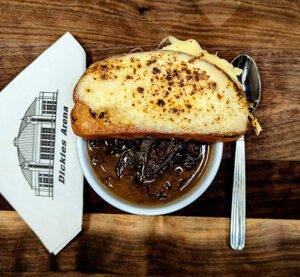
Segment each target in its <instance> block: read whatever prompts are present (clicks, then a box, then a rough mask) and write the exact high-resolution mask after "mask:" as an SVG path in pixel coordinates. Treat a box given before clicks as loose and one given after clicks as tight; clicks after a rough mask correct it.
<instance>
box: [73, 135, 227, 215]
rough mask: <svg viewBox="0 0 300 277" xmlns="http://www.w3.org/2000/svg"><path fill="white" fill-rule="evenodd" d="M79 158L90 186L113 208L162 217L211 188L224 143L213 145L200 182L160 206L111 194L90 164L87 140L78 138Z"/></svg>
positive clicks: (182, 206) (189, 202)
mask: <svg viewBox="0 0 300 277" xmlns="http://www.w3.org/2000/svg"><path fill="white" fill-rule="evenodd" d="M77 148H78V156H79V161H80V164H81V168H82V170H83V174H84V176H85V178H86V179H87V181H88V183H89V184H90V186H91V187H92V188H93V189H94V191H95V192H96V193H98V195H99V196H101V197H102V198H103V199H104V200H105V201H106V202H108V203H109V204H111V205H112V206H114V207H116V208H118V209H120V210H123V211H125V212H128V213H132V214H140V215H161V214H168V213H172V212H175V211H177V210H179V209H182V208H184V207H186V206H187V205H189V204H191V203H192V202H193V201H195V200H196V199H197V198H198V197H199V196H200V195H201V194H202V193H204V192H205V190H206V189H207V188H208V187H209V185H210V184H211V182H212V181H213V179H214V178H215V176H216V174H217V172H218V169H219V166H220V163H221V160H222V154H223V143H222V142H217V143H213V144H211V147H210V153H209V157H208V161H207V164H206V167H205V169H204V171H203V173H202V175H201V178H200V180H199V182H198V183H197V184H196V185H195V186H194V187H193V188H192V189H191V190H190V191H188V192H187V193H185V194H184V195H183V196H182V197H180V198H178V199H176V200H174V201H171V202H169V203H166V204H162V205H159V206H143V205H138V204H134V203H130V202H128V201H126V200H124V199H121V198H120V197H118V196H116V195H114V194H113V193H112V192H110V191H109V190H108V189H107V188H106V187H105V185H103V184H102V183H101V182H100V180H99V179H98V178H97V176H96V174H95V172H94V170H93V168H92V166H91V165H90V162H89V157H88V150H87V140H85V139H83V138H81V137H77Z"/></svg>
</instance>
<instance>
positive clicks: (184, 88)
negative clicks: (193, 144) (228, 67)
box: [71, 50, 249, 142]
mask: <svg viewBox="0 0 300 277" xmlns="http://www.w3.org/2000/svg"><path fill="white" fill-rule="evenodd" d="M74 102H75V106H74V108H73V110H72V113H71V119H72V128H73V130H74V132H75V134H76V135H78V136H81V137H84V138H87V139H101V138H140V137H145V136H149V135H151V136H155V137H173V138H184V139H194V140H199V141H206V142H213V141H231V140H236V139H237V138H239V137H240V136H242V135H243V134H244V133H245V132H246V131H247V122H248V114H249V111H248V106H247V101H246V98H245V96H244V93H243V92H242V90H241V88H239V87H238V86H237V85H236V84H235V83H234V82H233V81H232V80H231V79H230V78H229V77H228V75H226V74H225V73H224V72H223V71H222V70H221V69H219V68H218V67H216V66H215V65H213V64H211V63H209V62H207V61H205V60H203V59H201V57H194V56H191V55H188V54H184V53H181V52H176V51H167V50H159V51H151V52H140V53H132V54H127V55H122V56H115V57H111V58H108V59H105V60H103V61H100V62H97V63H94V64H92V65H91V66H90V67H89V68H88V69H87V71H86V72H85V73H84V74H83V76H82V77H81V79H80V80H79V82H78V84H77V86H76V87H75V89H74Z"/></svg>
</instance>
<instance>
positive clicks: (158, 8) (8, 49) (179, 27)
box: [0, 0, 300, 161]
mask: <svg viewBox="0 0 300 277" xmlns="http://www.w3.org/2000/svg"><path fill="white" fill-rule="evenodd" d="M0 14H1V17H0V71H1V73H2V74H0V89H2V88H3V87H4V86H5V85H7V84H8V82H9V81H11V80H12V79H13V78H14V77H15V76H16V75H17V74H18V73H19V72H20V71H21V70H22V69H24V68H25V67H26V66H27V65H28V64H29V63H30V62H32V61H33V60H34V59H35V58H36V57H37V56H38V55H39V54H41V52H42V51H43V50H45V49H46V48H48V47H49V46H50V45H51V44H52V43H53V42H54V41H56V40H57V39H58V38H59V37H60V36H61V35H62V34H64V33H65V32H66V31H70V32H71V33H72V34H73V35H74V36H75V37H76V38H77V39H78V40H79V42H80V43H81V44H82V46H83V47H84V49H85V50H86V52H87V59H88V64H90V63H91V62H95V61H97V60H99V59H102V58H105V57H107V56H109V55H113V54H117V53H121V52H128V51H129V50H131V49H132V48H134V47H138V46H139V47H143V48H144V49H145V50H148V49H154V48H156V47H157V45H158V43H159V41H160V40H161V39H162V38H163V37H165V36H166V35H169V34H173V35H175V36H177V37H178V38H181V39H187V38H195V39H197V40H198V41H200V42H201V44H202V46H203V47H204V48H206V49H207V50H209V51H211V52H213V53H214V52H215V51H218V53H219V56H221V57H224V58H226V59H228V60H232V59H233V58H234V57H235V56H237V55H238V54H240V53H247V54H249V55H251V56H252V57H253V58H254V59H255V60H256V61H257V64H258V67H259V69H260V73H261V77H262V86H263V96H262V101H261V103H260V105H259V108H258V110H257V112H256V114H257V117H258V118H259V121H260V123H261V125H262V127H263V132H262V134H261V135H260V136H259V137H256V136H255V135H254V134H253V131H252V132H249V135H247V158H248V159H254V160H297V161H299V160H300V136H299V135H298V134H299V133H300V124H299V123H300V121H299V118H300V109H299V106H300V94H299V89H298V88H299V86H300V78H299V77H298V76H299V74H300V67H299V63H300V50H299V49H300V9H299V5H298V3H297V1H270V0H269V1H264V2H261V1H200V2H193V1H125V0H123V1H84V2H82V1H63V2H61V1H51V2H44V1H41V0H37V1H25V2H24V1H0ZM226 156H227V157H228V158H231V157H232V156H231V153H229V152H227V153H226Z"/></svg>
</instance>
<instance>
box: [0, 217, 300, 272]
mask: <svg viewBox="0 0 300 277" xmlns="http://www.w3.org/2000/svg"><path fill="white" fill-rule="evenodd" d="M0 217H1V225H0V256H1V259H0V273H1V272H10V273H19V272H27V273H28V272H30V273H33V274H35V275H38V273H42V272H43V273H48V274H49V276H52V275H51V274H52V273H57V272H64V271H67V272H70V271H75V272H79V273H100V274H110V273H113V274H126V275H137V276H143V275H170V274H175V273H176V274H177V275H181V276H182V275H189V274H194V275H198V276H199V275H200V274H206V275H209V276H210V275H215V274H217V275H220V274H221V275H222V276H233V275H241V274H242V275H243V276H253V275H254V274H261V273H263V274H264V275H265V276H297V274H298V273H299V270H300V263H299V257H300V221H296V220H270V219H248V220H247V238H246V249H245V250H243V251H240V252H237V251H234V250H232V249H230V247H229V219H227V218H205V217H202V218H195V217H177V216H172V217H170V216H156V217H151V216H149V217H146V216H134V215H106V214H85V215H84V222H83V231H82V233H81V234H80V235H79V236H78V237H77V238H75V239H74V240H73V241H72V242H71V243H70V244H69V245H68V246H67V247H66V248H65V249H64V250H63V251H62V252H61V253H60V254H58V256H56V257H55V256H52V255H49V254H48V253H47V251H46V250H45V248H44V247H43V246H42V245H41V243H40V242H39V240H38V239H37V237H36V236H35V235H34V234H33V233H32V231H31V230H30V229H29V228H28V227H27V226H26V224H25V223H24V222H23V221H22V219H21V218H20V217H19V216H18V215H17V214H16V213H15V212H3V211H2V212H0Z"/></svg>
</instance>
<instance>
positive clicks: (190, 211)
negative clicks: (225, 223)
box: [0, 160, 300, 219]
mask: <svg viewBox="0 0 300 277" xmlns="http://www.w3.org/2000/svg"><path fill="white" fill-rule="evenodd" d="M299 180H300V163H299V162H294V161H290V162H283V161H248V162H247V186H246V189H247V217H248V218H278V219H300V186H299ZM232 183H233V161H232V160H223V161H222V163H221V166H220V169H219V172H218V174H217V176H216V178H215V180H214V181H213V183H212V184H211V185H210V187H209V188H208V189H207V191H206V192H205V193H204V194H203V195H202V196H201V197H200V198H199V199H198V200H196V201H195V202H194V203H192V204H191V205H189V206H187V207H186V208H184V209H182V210H180V211H177V212H174V213H173V215H189V216H212V217H230V213H231V194H232ZM0 210H12V208H11V207H10V206H9V204H8V203H7V202H6V201H5V200H4V199H3V198H1V197H0ZM84 211H85V212H88V213H94V212H97V213H113V214H116V213H124V212H123V211H121V210H119V209H117V208H114V207H112V206H111V205H110V204H108V203H107V202H105V201H104V200H103V199H102V198H101V197H99V196H98V195H97V194H96V193H95V192H94V191H93V189H92V188H91V187H90V186H89V185H88V183H87V182H85V185H84Z"/></svg>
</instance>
